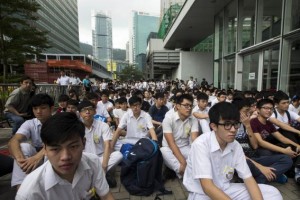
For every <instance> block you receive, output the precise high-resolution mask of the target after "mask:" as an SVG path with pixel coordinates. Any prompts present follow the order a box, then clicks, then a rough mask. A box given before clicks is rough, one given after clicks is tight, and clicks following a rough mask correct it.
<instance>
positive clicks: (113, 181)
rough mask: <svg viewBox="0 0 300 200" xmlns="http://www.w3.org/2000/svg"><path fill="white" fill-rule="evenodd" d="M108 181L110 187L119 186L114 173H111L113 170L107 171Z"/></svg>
mask: <svg viewBox="0 0 300 200" xmlns="http://www.w3.org/2000/svg"><path fill="white" fill-rule="evenodd" d="M106 181H107V183H108V185H109V188H115V187H117V181H116V179H115V177H114V175H113V173H111V172H107V173H106Z"/></svg>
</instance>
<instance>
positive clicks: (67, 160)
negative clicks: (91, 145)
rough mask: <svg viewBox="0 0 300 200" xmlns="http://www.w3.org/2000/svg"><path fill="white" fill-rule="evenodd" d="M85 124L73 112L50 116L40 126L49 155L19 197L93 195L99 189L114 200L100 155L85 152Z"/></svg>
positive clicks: (38, 199) (63, 198)
mask: <svg viewBox="0 0 300 200" xmlns="http://www.w3.org/2000/svg"><path fill="white" fill-rule="evenodd" d="M84 135H85V132H84V125H83V123H82V122H80V121H79V120H78V118H77V116H76V115H75V114H74V113H68V112H64V113H59V114H56V115H54V116H53V117H51V118H50V119H49V120H47V122H46V123H44V124H43V127H42V130H41V138H42V141H43V143H44V152H45V155H46V156H47V158H48V161H47V162H45V163H44V164H43V165H42V166H40V167H39V168H37V169H36V170H34V171H33V172H32V173H31V174H29V175H28V176H27V177H26V178H25V180H24V182H23V184H22V185H21V187H20V189H19V191H18V193H17V195H16V200H23V199H24V200H25V199H26V200H27V199H30V200H43V199H45V200H46V199H60V200H68V199H90V198H91V197H92V196H93V193H95V192H96V193H97V194H98V195H99V196H100V197H101V199H105V200H112V199H114V197H113V196H112V194H111V193H110V192H109V187H108V184H107V182H106V180H105V175H104V171H103V169H102V166H101V163H100V162H99V158H98V157H97V156H95V155H93V154H89V153H83V149H84V143H85V139H84Z"/></svg>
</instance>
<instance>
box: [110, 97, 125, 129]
mask: <svg viewBox="0 0 300 200" xmlns="http://www.w3.org/2000/svg"><path fill="white" fill-rule="evenodd" d="M116 101H118V102H119V106H120V108H118V109H114V110H113V114H114V120H115V122H116V125H117V126H118V125H119V123H120V120H121V119H122V117H123V115H124V114H125V113H127V111H128V103H127V99H126V97H121V98H119V99H117V100H116Z"/></svg>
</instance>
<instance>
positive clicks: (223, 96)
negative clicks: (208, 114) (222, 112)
mask: <svg viewBox="0 0 300 200" xmlns="http://www.w3.org/2000/svg"><path fill="white" fill-rule="evenodd" d="M216 96H217V98H215V99H214V100H212V101H211V107H212V106H214V105H215V104H217V103H220V102H223V101H226V93H225V92H223V91H221V92H218V94H217V95H216Z"/></svg>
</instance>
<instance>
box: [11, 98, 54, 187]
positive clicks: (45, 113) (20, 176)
mask: <svg viewBox="0 0 300 200" xmlns="http://www.w3.org/2000/svg"><path fill="white" fill-rule="evenodd" d="M31 106H32V110H33V113H34V115H35V117H36V118H34V119H31V120H27V121H25V122H24V123H23V124H22V126H21V127H20V128H19V129H18V131H17V133H16V134H15V135H14V137H13V138H12V139H11V140H10V141H9V143H8V148H9V152H10V154H11V155H12V156H13V157H14V159H15V161H14V169H13V173H12V179H11V186H17V188H18V187H19V185H20V184H21V183H22V181H23V180H24V178H25V177H26V174H29V173H30V172H32V171H33V170H34V169H35V168H37V167H38V166H39V165H40V164H41V163H43V159H44V150H43V143H42V140H41V137H40V130H41V127H42V124H43V123H44V122H45V121H46V120H47V119H49V118H50V117H51V114H52V111H53V106H54V101H53V99H52V98H51V97H50V96H49V95H47V94H37V95H35V96H33V97H32V100H31ZM28 140H31V144H30V143H28ZM24 141H26V143H25V142H24Z"/></svg>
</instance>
